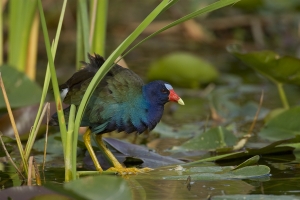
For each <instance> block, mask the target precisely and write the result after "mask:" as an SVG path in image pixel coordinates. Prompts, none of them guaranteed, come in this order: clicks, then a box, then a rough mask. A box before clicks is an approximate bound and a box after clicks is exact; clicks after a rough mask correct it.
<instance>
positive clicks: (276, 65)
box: [227, 45, 300, 85]
mask: <svg viewBox="0 0 300 200" xmlns="http://www.w3.org/2000/svg"><path fill="white" fill-rule="evenodd" d="M227 50H228V51H229V52H230V53H232V54H233V55H235V56H236V57H237V58H239V59H240V60H241V61H243V62H244V63H245V64H246V65H248V66H250V67H251V68H253V69H255V70H256V71H258V72H259V73H260V74H262V75H264V76H265V77H267V78H269V79H270V80H272V81H273V82H276V83H289V84H295V85H300V60H299V59H298V58H295V57H291V56H283V57H280V56H279V55H278V54H277V53H275V52H273V51H257V52H249V53H245V52H243V51H242V50H241V49H240V48H239V47H238V46H237V45H231V46H228V47H227Z"/></svg>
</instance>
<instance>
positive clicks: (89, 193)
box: [64, 175, 132, 199]
mask: <svg viewBox="0 0 300 200" xmlns="http://www.w3.org/2000/svg"><path fill="white" fill-rule="evenodd" d="M64 189H67V190H69V191H71V192H73V193H76V194H78V195H81V196H83V197H84V198H85V199H131V198H132V194H131V189H130V187H129V185H128V183H127V181H126V180H125V179H122V178H119V177H116V176H105V175H101V176H93V177H85V178H81V179H77V180H75V181H71V182H69V183H65V184H64Z"/></svg>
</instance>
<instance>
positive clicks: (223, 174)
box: [163, 165, 270, 181]
mask: <svg viewBox="0 0 300 200" xmlns="http://www.w3.org/2000/svg"><path fill="white" fill-rule="evenodd" d="M195 168H198V169H195ZM204 168H205V170H202V169H201V167H193V168H191V169H189V170H186V172H185V173H184V174H183V175H179V176H166V177H164V178H163V179H167V180H186V178H187V176H190V177H191V179H192V180H202V181H203V180H224V179H253V178H260V177H262V176H268V174H269V173H270V168H269V167H268V166H266V165H255V166H246V167H243V168H240V169H237V170H233V171H232V170H231V169H232V168H233V167H204ZM195 172H196V173H195Z"/></svg>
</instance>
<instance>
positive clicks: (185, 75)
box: [148, 52, 219, 88]
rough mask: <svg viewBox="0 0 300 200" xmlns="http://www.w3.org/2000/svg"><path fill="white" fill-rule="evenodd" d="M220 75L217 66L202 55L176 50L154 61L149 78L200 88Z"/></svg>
mask: <svg viewBox="0 0 300 200" xmlns="http://www.w3.org/2000/svg"><path fill="white" fill-rule="evenodd" d="M182 66H184V67H182ZM218 75H219V73H218V71H217V70H216V69H215V67H214V66H213V65H212V64H210V63H209V62H207V61H205V60H203V59H201V58H200V57H197V56H195V55H191V54H189V53H185V52H176V53H172V54H169V55H167V56H165V57H162V58H161V59H159V60H157V61H155V62H153V63H152V64H151V66H150V70H149V73H148V79H149V80H159V79H161V80H165V81H168V82H170V83H171V84H172V85H176V86H180V87H186V88H199V87H200V85H201V84H203V83H209V82H211V81H214V80H215V79H216V78H217V77H218Z"/></svg>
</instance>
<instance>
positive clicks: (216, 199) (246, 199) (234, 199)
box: [211, 194, 300, 200]
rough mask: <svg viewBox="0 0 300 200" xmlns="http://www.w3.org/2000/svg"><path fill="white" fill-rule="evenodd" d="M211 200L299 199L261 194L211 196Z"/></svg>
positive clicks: (290, 196)
mask: <svg viewBox="0 0 300 200" xmlns="http://www.w3.org/2000/svg"><path fill="white" fill-rule="evenodd" d="M211 199H212V200H224V199H226V200H239V199H243V200H257V199H262V200H300V198H299V197H296V196H293V195H263V194H251V195H250V194H249V195H240V194H236V195H221V196H213V197H212V198H211Z"/></svg>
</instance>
